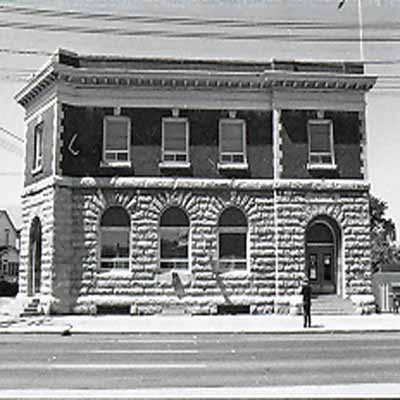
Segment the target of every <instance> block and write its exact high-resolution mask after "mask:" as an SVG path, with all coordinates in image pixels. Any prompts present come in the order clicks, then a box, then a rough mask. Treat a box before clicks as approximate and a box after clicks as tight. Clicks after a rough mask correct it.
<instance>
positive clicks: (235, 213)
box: [219, 207, 247, 226]
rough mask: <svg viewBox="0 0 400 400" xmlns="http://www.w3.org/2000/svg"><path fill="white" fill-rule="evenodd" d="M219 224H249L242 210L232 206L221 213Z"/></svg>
mask: <svg viewBox="0 0 400 400" xmlns="http://www.w3.org/2000/svg"><path fill="white" fill-rule="evenodd" d="M219 226H247V221H246V218H245V216H244V215H243V213H242V212H241V211H240V210H238V209H237V208H233V207H232V208H228V209H226V210H225V211H224V212H223V213H222V214H221V216H220V218H219Z"/></svg>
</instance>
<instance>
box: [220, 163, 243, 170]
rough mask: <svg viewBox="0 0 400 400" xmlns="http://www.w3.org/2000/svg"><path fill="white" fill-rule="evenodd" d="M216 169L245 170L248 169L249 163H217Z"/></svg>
mask: <svg viewBox="0 0 400 400" xmlns="http://www.w3.org/2000/svg"><path fill="white" fill-rule="evenodd" d="M218 169H233V170H247V169H249V164H247V163H218Z"/></svg>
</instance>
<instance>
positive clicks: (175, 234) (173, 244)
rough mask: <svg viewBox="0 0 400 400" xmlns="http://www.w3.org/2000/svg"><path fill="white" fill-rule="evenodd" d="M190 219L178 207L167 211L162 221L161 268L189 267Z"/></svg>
mask: <svg viewBox="0 0 400 400" xmlns="http://www.w3.org/2000/svg"><path fill="white" fill-rule="evenodd" d="M188 243H189V219H188V217H187V216H186V214H185V213H184V212H183V211H182V210H181V209H180V208H178V207H171V208H168V209H167V210H165V211H164V212H163V214H162V216H161V219H160V267H161V268H162V269H172V268H177V269H185V268H188V267H189V255H188V253H189V251H188V248H189V246H188Z"/></svg>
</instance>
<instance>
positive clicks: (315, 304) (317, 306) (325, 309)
mask: <svg viewBox="0 0 400 400" xmlns="http://www.w3.org/2000/svg"><path fill="white" fill-rule="evenodd" d="M311 314H313V315H353V314H356V310H355V308H354V306H353V303H352V302H351V300H350V299H343V298H341V297H339V296H337V295H327V294H325V295H323V294H321V295H318V296H317V297H316V298H313V299H312V302H311Z"/></svg>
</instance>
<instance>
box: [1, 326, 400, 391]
mask: <svg viewBox="0 0 400 400" xmlns="http://www.w3.org/2000/svg"><path fill="white" fill-rule="evenodd" d="M399 336H400V335H398V334H396V333H368V334H367V333H364V334H334V335H331V334H296V335H291V334H290V335H277V334H276V335H268V334H201V335H193V334H135V335H128V334H126V335H93V334H92V335H72V336H61V335H26V334H25V335H8V334H4V335H1V336H0V393H1V391H2V390H5V389H90V390H102V389H118V390H121V389H140V388H179V387H182V388H195V387H203V388H218V387H230V388H235V387H236V388H238V387H266V386H274V385H275V386H276V385H280V386H290V385H332V384H335V385H337V384H352V383H357V384H365V383H385V384H388V383H396V384H399V383H400V337H399ZM294 389H295V388H294ZM399 395H400V393H399Z"/></svg>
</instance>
